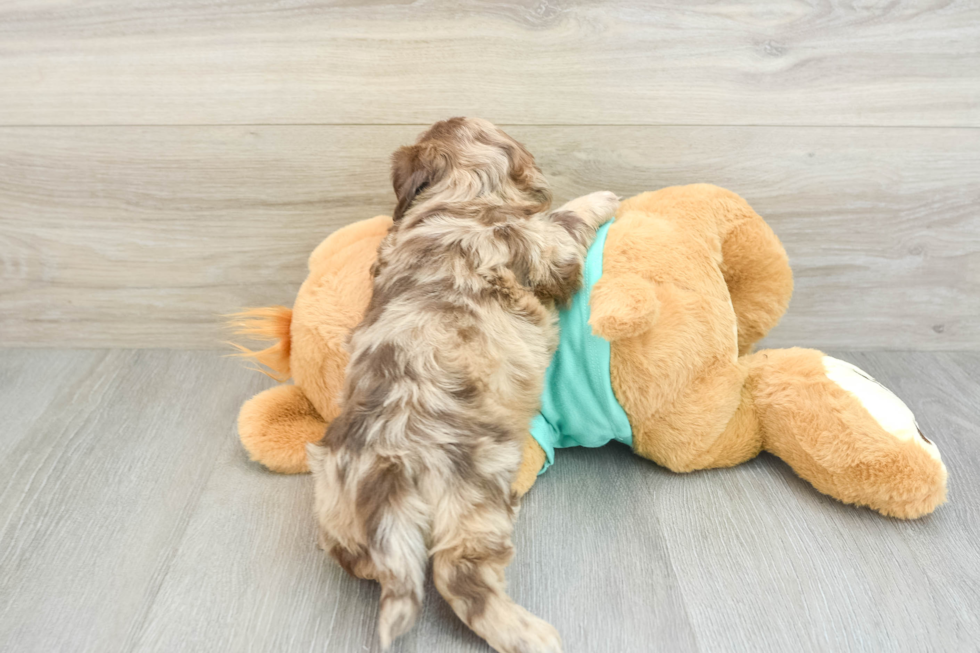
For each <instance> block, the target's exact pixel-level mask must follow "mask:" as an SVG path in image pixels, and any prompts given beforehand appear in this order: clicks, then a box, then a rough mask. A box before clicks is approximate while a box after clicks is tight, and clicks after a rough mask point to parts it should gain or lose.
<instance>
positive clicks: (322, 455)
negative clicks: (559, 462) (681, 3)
mask: <svg viewBox="0 0 980 653" xmlns="http://www.w3.org/2000/svg"><path fill="white" fill-rule="evenodd" d="M391 176H392V182H393V184H394V188H395V194H396V196H397V199H398V204H397V206H396V207H395V211H394V216H393V217H394V225H393V226H392V228H391V231H390V232H389V234H388V236H387V237H386V238H385V240H384V242H383V243H382V244H381V246H380V248H379V250H378V261H377V263H376V264H375V266H374V268H373V273H374V295H373V297H372V299H371V303H370V305H369V307H368V310H367V313H366V315H365V316H364V320H363V322H361V323H360V325H358V326H357V328H355V329H354V331H353V333H352V335H351V338H350V344H349V352H350V363H349V364H348V367H347V376H346V379H347V381H346V386H345V388H344V394H343V398H342V407H343V410H342V412H341V414H340V415H339V416H338V417H337V418H336V419H335V420H334V421H333V422H332V423H331V424H330V426H329V428H328V429H327V432H326V435H325V436H324V438H323V440H322V441H321V442H320V443H319V444H315V445H310V446H309V458H310V468H311V469H312V470H313V474H314V477H315V483H316V508H315V511H316V517H317V520H318V522H319V526H320V543H321V545H322V546H323V548H324V549H325V550H326V551H328V552H330V554H331V555H332V556H333V557H334V558H336V560H337V561H338V562H339V563H340V564H341V565H342V566H343V567H344V568H345V569H346V570H347V571H348V572H350V573H351V574H353V575H355V576H358V577H361V578H370V579H374V580H377V581H378V582H379V583H381V588H382V589H381V607H380V618H379V625H378V631H379V636H380V639H381V643H382V646H384V647H385V648H387V647H388V646H389V645H390V643H391V641H392V639H394V638H395V637H398V636H399V635H401V634H402V633H404V632H405V631H407V630H408V629H409V628H410V627H411V626H412V624H413V622H414V621H415V617H416V615H417V613H418V610H419V606H420V603H421V601H422V592H423V582H424V576H425V571H426V566H427V563H428V560H429V558H430V557H431V558H432V560H433V574H434V577H435V585H436V587H437V588H438V589H439V592H440V593H441V594H442V595H443V596H444V597H445V598H446V600H447V601H448V602H449V603H450V605H451V606H452V608H453V610H454V611H455V612H456V614H457V615H459V617H460V619H462V620H463V621H464V622H466V624H467V625H469V627H470V628H472V629H473V630H474V631H476V633H477V634H479V635H480V636H481V637H483V638H484V639H486V640H487V641H488V642H489V643H490V645H491V646H493V647H494V648H495V649H496V650H498V651H501V652H503V653H518V652H520V653H532V652H539V651H540V652H545V651H547V652H557V651H560V649H561V644H560V639H559V637H558V634H557V632H556V631H555V629H554V628H553V627H552V626H551V625H550V624H548V623H546V622H544V621H542V620H541V619H538V618H537V617H535V616H534V615H532V614H531V613H529V612H528V611H526V610H525V609H524V608H522V607H520V606H519V605H517V604H516V603H514V602H513V600H511V598H510V597H509V596H508V595H507V593H506V591H505V581H504V568H505V567H506V566H507V564H508V563H509V561H510V559H511V557H512V555H513V545H512V544H511V532H512V530H513V521H514V517H515V513H516V510H517V506H518V502H517V498H516V496H514V495H513V493H512V492H511V487H510V486H511V482H512V481H513V479H514V476H515V473H516V471H517V468H518V466H519V464H520V461H521V453H522V449H523V442H524V438H525V437H526V435H527V432H528V426H529V424H530V421H531V418H532V417H533V416H534V414H535V413H536V412H537V410H538V407H539V405H538V404H539V396H540V392H541V385H542V382H543V379H544V373H545V369H546V368H547V366H548V363H549V361H550V359H551V356H552V354H553V352H554V350H555V347H556V346H557V343H558V330H557V325H556V305H558V304H562V303H563V302H566V301H568V300H569V299H570V298H571V296H572V295H573V293H574V292H575V291H576V290H577V289H578V288H579V287H580V284H581V276H582V274H581V272H582V266H583V262H584V257H585V253H586V250H587V248H588V246H589V245H590V244H591V242H592V240H593V239H594V237H595V233H596V229H597V228H598V227H599V226H600V225H601V224H603V223H604V222H606V221H607V220H609V219H611V218H612V216H613V212H614V211H615V209H616V207H617V206H618V200H617V197H616V196H615V195H614V194H613V193H609V192H598V193H592V194H591V195H586V196H584V197H580V198H578V199H576V200H573V201H572V202H569V203H568V204H566V205H565V206H563V207H561V208H560V209H558V210H556V211H551V212H549V210H548V209H549V206H550V203H551V193H550V191H549V189H548V186H547V184H546V182H545V180H544V177H543V175H542V174H541V171H540V170H539V169H538V167H537V166H536V165H535V163H534V158H533V157H532V156H531V154H530V153H529V152H528V151H527V150H526V149H525V148H524V147H523V146H522V145H521V144H520V143H518V142H517V141H515V140H514V139H513V138H511V137H510V136H508V135H507V134H505V133H504V132H503V131H501V130H500V129H498V128H496V127H495V126H494V125H492V124H491V123H489V122H487V121H485V120H479V119H473V118H452V119H450V120H446V121H443V122H439V123H436V124H435V125H434V126H433V127H432V128H430V129H429V130H428V131H426V132H425V133H423V134H422V135H421V136H420V137H419V139H418V141H417V142H416V143H415V144H414V145H411V146H408V147H403V148H401V149H399V150H398V151H396V152H395V154H394V156H393V162H392V173H391Z"/></svg>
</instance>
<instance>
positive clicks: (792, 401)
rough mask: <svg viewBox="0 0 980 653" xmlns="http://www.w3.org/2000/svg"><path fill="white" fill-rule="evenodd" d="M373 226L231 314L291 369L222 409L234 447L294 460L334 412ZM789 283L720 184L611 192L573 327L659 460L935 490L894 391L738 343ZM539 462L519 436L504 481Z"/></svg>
mask: <svg viewBox="0 0 980 653" xmlns="http://www.w3.org/2000/svg"><path fill="white" fill-rule="evenodd" d="M390 224H391V221H390V219H389V218H386V217H383V216H379V217H376V218H372V219H371V220H366V221H363V222H358V223H354V224H352V225H349V226H347V227H345V228H343V229H340V230H339V231H337V232H336V233H334V234H333V235H331V236H330V237H329V238H327V239H326V240H325V241H323V243H321V244H320V246H319V247H317V249H316V250H315V251H314V252H313V254H312V255H311V256H310V260H309V268H310V275H309V277H308V278H307V279H306V281H305V282H304V283H303V285H302V287H301V288H300V290H299V293H298V295H297V298H296V303H295V305H294V307H293V310H292V312H291V313H290V312H289V309H286V308H282V307H279V308H273V309H258V310H254V311H251V312H245V313H243V314H240V315H239V316H238V318H237V319H238V325H239V331H240V332H241V333H243V334H244V335H253V336H254V335H258V336H264V337H266V338H267V339H272V340H275V341H276V343H275V344H274V345H272V346H271V347H269V348H267V349H265V350H262V351H259V352H252V351H250V350H244V348H243V354H244V355H246V356H249V357H251V358H252V359H253V360H255V361H256V362H258V363H260V364H263V365H265V366H267V367H269V368H270V370H271V373H270V375H271V376H273V378H277V379H279V380H283V379H284V377H286V376H289V375H290V374H291V375H292V377H293V380H294V385H282V386H278V387H274V388H272V389H270V390H266V391H265V392H262V393H260V394H258V395H256V396H255V397H254V398H252V399H251V400H249V401H248V402H246V403H245V405H244V406H242V410H241V413H240V415H239V421H238V426H239V433H240V435H241V439H242V443H243V445H244V446H245V448H246V449H247V450H248V452H249V453H250V455H251V457H252V459H253V460H257V461H259V462H261V463H262V464H264V465H266V466H267V467H268V468H269V469H272V470H274V471H278V472H284V473H298V472H305V471H307V469H308V467H307V463H306V450H305V444H306V443H307V442H312V441H316V440H319V439H320V438H321V437H322V436H323V433H324V430H325V429H326V425H327V423H328V421H329V420H331V419H333V418H334V417H335V416H336V415H337V414H338V412H339V408H338V406H337V404H336V397H337V396H338V394H339V390H340V387H341V384H342V382H343V374H344V368H345V366H346V364H347V355H346V353H345V352H344V348H343V343H344V339H345V338H346V335H347V333H348V332H349V331H350V330H351V329H352V328H353V327H354V325H356V324H357V323H358V322H359V321H360V319H361V316H362V314H363V312H364V310H365V308H366V306H367V303H368V301H369V299H370V293H371V280H370V275H369V268H370V266H371V264H372V263H373V261H374V258H375V255H376V250H377V246H378V244H379V243H380V241H381V239H382V238H383V237H384V235H385V233H386V231H387V229H388V226H389V225H390ZM792 290H793V280H792V273H791V271H790V268H789V263H788V261H787V258H786V253H785V251H784V250H783V247H782V245H781V244H780V243H779V240H778V239H777V238H776V236H775V234H773V232H772V230H771V229H770V228H769V226H768V225H767V224H766V223H765V222H764V221H763V220H762V218H760V217H759V216H758V215H757V214H756V213H755V212H754V211H753V210H752V208H751V207H750V206H749V205H748V204H747V203H746V202H745V201H744V200H743V199H742V198H741V197H739V196H738V195H735V194H734V193H731V192H729V191H726V190H724V189H721V188H718V187H715V186H710V185H707V184H697V185H692V186H682V187H673V188H665V189H663V190H660V191H656V192H651V193H643V194H641V195H638V196H636V197H633V198H631V199H629V200H626V201H624V202H623V203H622V205H621V206H620V209H619V212H618V213H617V219H616V221H615V222H614V223H613V225H612V226H611V228H610V230H609V234H608V237H607V240H606V245H605V250H604V261H603V275H602V278H601V279H600V280H599V282H598V283H597V284H596V285H595V286H594V287H593V289H592V299H591V310H592V318H591V324H592V327H593V331H594V332H595V333H596V334H597V335H600V336H602V337H604V338H606V339H607V340H609V341H610V343H611V359H612V363H611V369H610V372H611V377H612V383H613V390H614V392H615V394H616V397H617V399H618V400H619V402H620V404H622V406H623V408H624V409H625V411H626V414H627V416H628V417H629V420H630V424H631V426H632V429H633V448H634V451H635V452H636V453H638V454H639V455H641V456H644V457H646V458H649V459H651V460H653V461H655V462H657V463H658V464H661V465H663V466H665V467H667V468H669V469H671V470H673V471H676V472H689V471H693V470H698V469H705V468H710V467H726V466H731V465H736V464H738V463H740V462H743V461H745V460H748V459H750V458H753V457H754V456H756V455H757V454H758V453H759V452H760V451H769V452H771V453H773V454H775V455H776V456H778V457H780V458H782V459H783V460H784V461H786V462H787V463H788V464H789V465H790V466H791V467H792V468H793V469H794V471H796V473H797V474H799V475H800V476H801V477H802V478H804V479H806V480H807V481H809V482H810V483H811V484H813V486H814V487H815V488H817V489H818V490H819V491H821V492H823V493H825V494H828V495H830V496H833V497H835V498H837V499H839V500H840V501H843V502H846V503H852V504H857V505H865V506H869V507H871V508H873V509H875V510H878V511H879V512H881V513H883V514H886V515H891V516H895V517H902V518H914V517H918V516H921V515H924V514H927V513H929V512H931V511H932V510H933V509H934V508H935V507H936V506H937V505H939V504H940V503H942V502H943V500H944V499H945V495H946V469H945V467H944V466H943V464H942V461H941V459H940V457H939V452H938V449H936V447H935V445H933V444H932V443H931V442H930V441H929V440H927V439H926V438H925V436H923V435H922V433H921V432H920V431H919V430H918V426H917V425H916V424H915V421H914V418H913V417H912V415H911V413H910V412H909V411H908V409H907V408H906V407H905V406H904V404H902V403H901V402H900V401H899V400H898V399H897V398H896V397H895V396H894V395H892V394H891V393H890V392H888V391H887V390H885V389H884V388H882V387H881V386H880V385H879V384H877V383H876V382H875V381H874V380H873V379H871V378H870V377H868V376H867V375H866V374H865V373H864V372H862V371H861V370H858V369H857V368H854V367H853V366H850V365H848V364H846V363H843V362H841V361H837V360H835V359H832V358H830V357H827V356H825V355H824V354H822V353H821V352H818V351H814V350H807V349H786V350H763V351H759V352H756V353H750V351H751V348H752V345H753V344H754V343H755V342H757V341H758V340H759V339H761V338H762V337H763V336H765V334H766V333H767V332H768V331H769V330H770V329H771V328H772V327H773V326H775V324H776V323H777V322H778V321H779V319H780V318H781V317H782V315H783V312H784V311H785V310H786V306H787V305H788V303H789V299H790V295H791V294H792ZM287 327H288V328H287ZM543 463H544V453H543V451H542V450H541V448H540V447H539V446H538V445H537V443H536V442H535V441H534V440H533V439H532V438H531V437H530V435H529V436H528V439H527V441H526V445H525V453H524V460H523V463H522V466H521V469H520V471H519V473H518V477H517V479H516V480H515V482H514V486H515V489H517V490H518V491H519V492H521V493H524V492H526V491H527V490H528V489H529V488H530V487H531V485H532V484H533V483H534V480H535V478H536V475H537V472H538V471H539V470H540V469H541V466H542V465H543Z"/></svg>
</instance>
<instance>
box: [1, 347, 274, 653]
mask: <svg viewBox="0 0 980 653" xmlns="http://www.w3.org/2000/svg"><path fill="white" fill-rule="evenodd" d="M223 376H228V377H230V378H234V379H235V382H234V383H232V384H223V383H221V382H220V381H221V379H222V378H223ZM259 385H261V381H259V380H258V379H256V378H254V377H253V376H248V375H242V374H241V368H240V366H239V365H238V364H236V363H235V362H233V361H229V360H223V359H220V358H219V357H218V356H216V355H214V354H207V355H201V354H199V353H186V352H161V351H156V352H150V351H143V352H121V351H115V352H108V351H89V352H70V351H69V352H66V351H57V350H50V351H35V352H26V351H18V350H4V351H2V352H0V424H3V428H2V431H0V479H2V481H0V543H2V544H0V579H2V580H0V650H5V651H109V650H129V649H130V648H131V647H130V646H129V642H130V640H131V638H132V637H133V636H134V635H135V634H136V633H138V631H139V630H140V624H141V623H142V622H143V620H144V618H145V616H146V612H147V610H148V609H149V608H150V607H151V606H152V604H153V603H154V601H155V598H156V594H157V592H158V590H159V586H160V583H161V582H162V581H163V579H164V578H165V577H166V575H167V572H168V568H169V566H170V563H171V560H172V558H173V554H174V553H175V551H176V547H177V545H178V544H179V542H180V540H181V538H182V537H183V534H184V530H185V529H186V527H187V520H188V519H189V518H190V516H191V514H192V512H193V508H194V506H195V504H196V501H197V500H198V498H199V496H200V494H201V491H202V490H203V488H204V485H205V483H206V481H207V479H208V476H209V475H210V473H211V470H212V468H213V467H214V464H215V458H216V457H217V454H218V452H219V451H221V450H222V449H227V448H234V447H235V446H236V442H235V439H234V433H235V427H234V415H235V412H236V411H237V408H238V406H239V405H240V404H241V402H242V401H243V400H244V399H246V398H247V397H248V396H249V395H250V394H252V393H253V392H255V391H256V390H257V389H258V386H259Z"/></svg>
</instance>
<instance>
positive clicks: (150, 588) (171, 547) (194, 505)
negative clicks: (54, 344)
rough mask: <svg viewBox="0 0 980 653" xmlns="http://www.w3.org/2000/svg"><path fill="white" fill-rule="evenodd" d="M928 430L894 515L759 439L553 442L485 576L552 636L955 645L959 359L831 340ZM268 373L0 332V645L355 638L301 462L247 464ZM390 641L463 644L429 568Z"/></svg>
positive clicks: (967, 619) (973, 372)
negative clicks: (679, 453) (930, 468)
mask: <svg viewBox="0 0 980 653" xmlns="http://www.w3.org/2000/svg"><path fill="white" fill-rule="evenodd" d="M837 355H839V356H840V357H842V358H844V359H847V360H850V361H852V362H854V363H856V364H858V365H860V366H861V367H863V368H864V369H866V370H867V371H868V372H870V373H872V374H873V375H874V376H876V377H877V378H878V379H879V380H880V381H881V382H882V383H884V384H885V385H888V386H889V387H891V388H893V389H894V390H895V391H896V392H897V393H898V394H899V395H900V396H901V397H903V399H905V400H906V402H907V403H908V404H909V405H910V407H911V408H912V409H913V410H914V411H915V412H916V414H917V417H918V421H919V423H920V424H921V425H922V428H923V430H924V431H926V432H928V433H929V434H930V438H933V439H934V440H935V441H936V442H937V444H938V445H939V446H940V448H941V450H942V452H943V457H944V460H945V462H946V464H947V466H948V468H949V473H950V500H949V502H948V503H947V504H946V505H944V506H942V507H941V508H940V509H939V510H938V511H937V512H936V513H935V514H933V515H932V516H930V517H927V518H925V519H922V520H919V521H915V522H900V521H897V520H891V519H886V518H883V517H880V516H878V515H877V514H875V513H872V512H870V511H867V510H860V509H855V508H851V507H847V506H843V505H841V504H838V503H836V502H835V501H833V500H831V499H828V498H827V497H824V496H822V495H820V494H818V493H816V492H815V491H814V490H813V489H812V488H810V487H809V486H808V485H807V484H805V483H804V482H802V481H800V480H799V479H798V478H796V477H795V476H794V475H793V473H792V472H791V471H790V470H789V468H788V467H786V466H785V465H784V464H783V463H781V462H780V461H778V460H776V459H775V458H772V457H770V456H763V457H761V458H759V459H757V460H755V461H752V462H750V463H747V464H745V465H741V466H739V467H736V468H733V469H728V470H713V471H709V472H702V473H695V474H691V475H676V474H672V473H670V472H667V471H665V470H663V469H661V468H658V467H657V466H655V465H653V464H652V463H649V462H648V461H644V460H641V459H639V458H637V457H635V456H632V455H631V454H630V452H629V451H628V449H626V448H624V447H620V446H609V447H606V448H603V449H599V450H573V451H563V452H561V454H560V457H559V460H558V461H557V463H556V465H555V467H554V468H553V469H552V470H551V471H549V472H548V473H547V474H546V475H545V476H543V477H542V478H541V479H540V480H539V482H538V484H537V485H536V486H535V487H534V489H533V490H532V492H531V493H530V495H529V496H528V497H527V499H526V501H525V503H524V508H523V510H522V513H521V516H520V519H519V523H518V526H517V533H516V544H517V556H516V558H515V560H514V563H513V564H512V565H511V567H510V571H509V577H510V586H511V591H512V594H513V595H514V597H515V598H516V599H517V600H518V601H519V602H520V603H522V604H523V605H525V606H526V607H528V608H529V609H530V610H532V611H533V612H535V613H537V614H538V615H540V616H541V617H543V618H545V619H547V620H548V621H550V622H551V623H553V624H554V625H555V626H556V627H557V628H558V630H559V631H560V632H561V634H562V636H563V638H564V642H565V649H566V650H567V651H569V652H572V651H588V652H590V653H591V652H598V653H605V652H609V653H613V652H616V653H620V652H632V651H637V652H639V651H651V650H668V651H705V652H709V651H735V650H738V651H779V652H782V651H788V650H792V651H800V652H808V651H821V652H823V651H845V650H851V651H857V650H864V651H872V650H873V651H879V650H882V651H883V650H888V651H969V650H976V645H977V642H978V641H980V616H978V612H977V609H976V607H977V606H978V605H980V509H978V507H977V506H980V471H978V470H980V433H978V428H977V425H978V423H980V354H978V353H925V352H919V353H883V352H879V353H866V354H860V353H850V354H847V353H845V354H837ZM268 383H269V381H267V380H266V379H264V377H261V376H260V375H257V374H254V373H250V372H247V371H245V370H243V369H242V368H241V367H240V365H239V364H238V363H237V362H236V361H233V360H230V359H227V358H222V357H220V353H217V352H202V351H197V352H188V351H167V350H147V351H108V350H87V351H73V350H16V349H7V350H0V424H2V425H3V426H2V430H0V650H3V651H18V652H25V653H29V652H34V651H37V652H42V651H43V652H48V651H92V652H96V651H97V652H99V653H102V652H105V651H177V650H182V651H209V652H222V651H229V652H237V651H284V650H290V651H292V650H311V651H330V652H337V653H340V652H347V651H377V650H379V649H378V643H377V641H376V638H375V635H374V624H375V618H376V609H377V600H378V588H377V587H376V586H375V585H373V584H371V583H368V582H360V581H355V580H352V579H350V578H348V577H347V576H346V575H345V574H344V573H343V572H342V571H341V570H340V569H339V568H338V567H336V566H335V565H334V564H333V563H332V562H330V561H329V560H328V559H327V558H325V557H324V556H323V555H322V553H320V552H319V551H318V550H317V548H316V546H315V542H314V526H313V523H312V519H311V517H310V514H309V513H310V504H311V487H310V481H309V478H308V477H305V476H299V477H284V476H278V475H275V474H271V473H268V472H265V471H263V470H262V469H261V468H260V467H258V466H256V465H255V464H252V463H250V462H248V461H247V459H246V456H245V455H244V453H243V452H242V450H241V449H240V448H239V446H238V443H237V440H236V435H235V426H234V425H235V416H236V413H237V409H238V407H239V405H240V404H241V403H242V401H244V400H245V399H246V398H248V397H249V396H251V395H252V394H253V393H255V392H257V391H258V390H260V389H261V388H263V387H266V386H267V385H268ZM393 650H394V651H397V652H399V653H401V652H406V653H407V652H417V653H430V652H434V653H439V652H443V651H446V652H448V651H488V650H489V649H488V648H487V647H486V645H485V644H483V643H482V642H481V641H480V640H479V639H477V638H476V637H475V636H474V635H472V634H471V633H469V632H468V631H467V630H466V629H465V628H464V627H463V626H462V625H461V624H460V623H459V622H458V620H457V619H456V618H455V616H454V615H453V614H452V612H451V611H450V610H449V608H448V607H447V606H446V604H445V603H444V602H443V601H442V600H441V598H439V597H438V595H437V594H436V593H435V592H434V591H433V589H432V588H431V587H429V591H428V595H427V600H426V603H425V606H424V612H423V614H422V617H421V619H420V622H419V624H418V625H417V626H416V628H415V629H414V630H412V631H411V633H410V634H409V635H408V636H406V637H405V638H404V639H403V640H401V641H399V642H398V643H397V645H396V646H395V647H394V648H393Z"/></svg>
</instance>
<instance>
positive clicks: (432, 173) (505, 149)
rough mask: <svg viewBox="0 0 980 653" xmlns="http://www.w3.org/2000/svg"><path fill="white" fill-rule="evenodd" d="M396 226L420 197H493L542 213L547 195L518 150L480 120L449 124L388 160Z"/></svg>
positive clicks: (523, 152) (432, 130) (440, 124)
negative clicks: (394, 198) (390, 161)
mask: <svg viewBox="0 0 980 653" xmlns="http://www.w3.org/2000/svg"><path fill="white" fill-rule="evenodd" d="M391 183H392V185H393V186H394V188H395V197H396V198H397V200H398V203H397V204H396V205H395V211H394V214H393V216H392V217H393V218H394V219H395V220H396V221H397V220H400V219H401V218H402V217H404V215H405V212H406V211H408V209H409V207H410V206H411V205H412V203H413V202H414V201H415V199H416V198H417V197H418V196H420V195H423V194H425V195H426V196H429V197H439V198H440V199H444V200H445V201H450V202H451V201H466V200H471V199H475V198H477V197H487V196H497V197H499V198H501V199H503V200H504V201H506V202H508V203H514V204H522V205H530V206H529V208H530V210H531V211H532V212H535V213H536V212H539V211H544V210H545V209H547V208H548V206H549V204H550V203H551V192H550V191H549V189H548V184H547V182H546V181H545V179H544V175H542V174H541V170H540V169H539V168H538V166H537V165H536V164H535V163H534V157H533V156H531V153H530V152H528V151H527V149H525V147H524V146H523V145H521V144H520V143H518V142H517V141H515V140H514V139H513V138H511V137H510V136H508V135H507V134H505V133H504V132H503V131H502V130H501V129H498V128H497V127H496V126H494V125H493V124H492V123H490V122H488V121H486V120H483V119H480V118H450V119H449V120H443V121H440V122H437V123H436V124H434V125H433V126H432V127H430V128H429V129H428V130H427V131H425V132H424V133H423V134H422V135H421V136H419V138H418V140H417V141H416V142H415V144H414V145H408V146H406V147H402V148H399V149H398V150H397V151H396V152H395V154H394V155H393V156H392V163H391Z"/></svg>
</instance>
